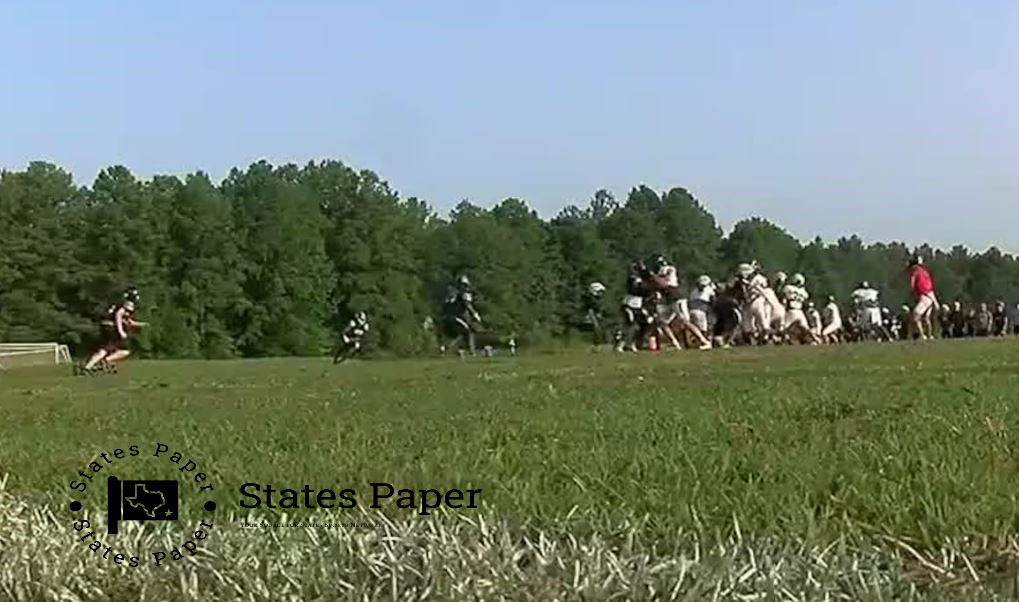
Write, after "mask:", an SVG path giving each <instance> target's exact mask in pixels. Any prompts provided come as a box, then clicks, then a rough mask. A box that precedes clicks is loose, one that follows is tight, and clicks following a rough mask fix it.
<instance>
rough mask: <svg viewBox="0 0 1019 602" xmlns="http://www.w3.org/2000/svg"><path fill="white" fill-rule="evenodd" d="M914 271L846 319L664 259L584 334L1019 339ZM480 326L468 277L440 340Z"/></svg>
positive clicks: (597, 312)
mask: <svg viewBox="0 0 1019 602" xmlns="http://www.w3.org/2000/svg"><path fill="white" fill-rule="evenodd" d="M907 272H908V278H909V286H910V290H911V292H912V295H913V298H914V304H913V305H912V306H909V305H904V306H902V309H901V311H900V312H895V313H893V312H891V311H890V310H889V309H888V308H887V307H884V306H883V305H882V303H881V295H880V292H879V291H878V289H877V288H875V287H873V286H871V285H870V283H868V282H861V283H860V284H859V286H858V287H857V288H856V289H855V290H854V291H853V292H852V294H851V299H850V302H851V305H850V308H849V311H848V312H847V315H846V317H845V319H843V312H842V309H841V308H840V306H839V304H838V302H837V301H836V299H835V297H832V296H829V297H827V298H826V299H824V303H823V305H822V306H821V307H820V308H819V307H818V304H816V303H815V302H814V301H813V300H812V298H811V296H810V293H809V292H808V291H807V281H806V278H805V277H804V276H803V274H799V273H796V274H792V275H791V276H789V275H787V274H785V273H784V272H781V271H778V272H775V274H774V276H773V278H771V279H769V278H768V277H767V276H766V275H765V273H764V271H763V270H762V269H761V266H760V265H758V264H757V262H750V263H743V264H740V265H739V266H738V267H737V269H736V272H735V274H733V275H732V276H731V277H729V278H728V279H726V280H724V281H723V282H716V281H715V280H713V279H712V278H711V277H710V276H708V275H706V274H703V275H701V276H700V277H698V278H697V279H696V281H695V282H694V283H693V285H692V286H690V287H689V290H688V292H686V291H684V290H683V287H682V286H681V282H680V276H679V271H678V270H677V269H676V267H675V266H674V265H672V263H671V262H669V261H668V260H667V259H666V258H665V257H664V256H662V255H657V256H655V257H653V258H652V259H651V261H650V262H644V261H639V260H638V261H634V262H632V264H631V265H630V266H629V269H628V271H627V274H626V284H625V293H624V295H623V298H622V303H621V307H620V309H621V312H620V319H621V325H620V326H619V327H618V328H613V327H609V323H610V322H614V321H615V320H612V315H611V314H610V313H609V312H607V311H606V307H605V305H606V304H605V294H606V290H607V288H606V286H605V285H604V284H602V283H601V282H592V283H591V284H590V285H589V286H588V287H587V290H586V291H585V292H584V295H583V314H584V315H583V318H582V320H581V321H580V327H581V328H582V329H583V330H586V331H588V332H590V333H591V335H592V338H593V342H594V343H595V344H597V345H600V344H603V343H610V342H611V343H614V347H615V349H616V350H617V351H637V350H638V349H651V350H658V349H660V348H661V346H662V345H671V346H672V347H674V348H676V349H681V348H696V349H712V348H726V347H731V346H733V345H768V344H787V343H799V344H807V345H820V344H832V343H841V342H855V341H893V340H899V339H908V338H916V339H929V338H932V337H934V336H935V332H937V334H938V335H939V336H941V337H946V338H947V337H963V336H994V335H1004V334H1009V333H1010V332H1014V333H1015V334H1019V324H1017V322H1019V321H1017V320H1015V319H1012V318H1011V317H1010V315H1009V313H1008V312H1007V310H1006V306H1005V304H1004V303H1003V302H1000V301H999V302H998V303H996V304H994V306H993V308H992V307H991V306H989V305H987V304H980V305H979V306H977V307H973V308H968V309H964V308H963V306H962V304H961V303H960V302H955V303H953V304H951V305H948V304H946V305H941V304H940V303H939V302H938V300H937V296H936V295H935V292H934V282H933V279H932V278H931V275H930V273H929V272H928V271H927V269H926V268H925V267H924V265H923V260H922V258H921V257H919V256H917V257H914V258H912V259H911V261H910V262H909V265H908V267H907ZM140 300H141V295H140V294H139V292H138V289H137V288H134V287H129V288H128V289H127V290H126V291H124V293H123V295H122V297H121V299H119V300H118V302H116V303H114V304H112V305H110V306H109V308H108V309H107V311H106V312H105V315H104V316H103V317H102V319H101V320H100V325H99V326H100V339H101V343H100V345H99V349H98V350H97V351H96V352H95V353H94V354H93V355H92V356H91V357H90V358H89V359H88V360H87V361H86V362H83V363H77V364H75V365H74V373H75V374H77V375H86V374H97V373H105V372H115V371H116V365H117V363H118V362H120V361H122V360H124V359H125V358H127V357H128V356H129V355H130V354H131V352H130V350H129V348H128V345H127V341H128V339H129V337H130V336H131V334H132V333H133V332H134V331H136V330H137V329H139V328H141V327H144V326H147V323H145V322H139V321H137V320H135V318H134V315H135V311H136V308H137V305H138V303H139V302H140ZM1016 309H1017V310H1019V308H1016ZM617 324H618V322H617ZM935 324H937V326H938V328H937V329H936V330H935ZM481 325H482V319H481V314H480V313H479V312H478V310H477V308H476V307H475V303H474V288H473V286H472V284H471V280H470V278H468V277H467V276H466V275H461V276H460V277H459V278H457V280H456V281H455V282H454V283H453V284H452V285H451V286H450V287H449V289H448V292H447V295H446V297H445V299H444V301H443V303H442V311H441V314H440V317H439V324H438V333H437V335H438V341H439V349H440V351H441V352H442V353H445V352H446V351H447V350H448V349H455V350H456V351H457V352H458V353H459V354H460V355H461V356H463V355H467V354H470V355H476V354H477V341H476V336H477V333H478V332H479V329H480V328H481ZM435 326H436V324H435V321H434V320H432V319H428V320H427V321H426V324H425V327H426V328H428V329H430V330H435ZM370 330H371V326H370V324H369V321H368V315H367V314H366V313H365V312H363V311H361V312H357V313H355V314H354V316H353V317H352V318H350V319H349V321H347V322H345V323H344V326H343V327H342V328H340V329H339V336H338V338H337V342H336V345H335V347H334V352H333V362H334V363H340V362H342V361H344V360H345V359H347V358H349V357H352V356H353V355H355V354H357V353H358V352H359V351H360V350H361V348H362V342H363V340H364V338H365V336H366V335H367V334H368V332H369V331H370ZM507 344H508V345H509V348H510V349H511V350H512V352H514V354H515V351H516V339H515V336H513V335H510V336H509V338H508V339H507Z"/></svg>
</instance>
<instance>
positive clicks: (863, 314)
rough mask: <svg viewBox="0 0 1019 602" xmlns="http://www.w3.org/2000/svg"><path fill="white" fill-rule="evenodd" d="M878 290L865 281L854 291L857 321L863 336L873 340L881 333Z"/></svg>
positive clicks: (853, 297)
mask: <svg viewBox="0 0 1019 602" xmlns="http://www.w3.org/2000/svg"><path fill="white" fill-rule="evenodd" d="M879 297H880V294H879V293H878V291H877V289H876V288H874V287H872V286H871V285H870V283H869V282H867V281H863V282H861V283H860V286H858V287H856V290H854V291H853V294H852V299H853V307H855V308H856V314H857V321H858V324H859V327H860V331H861V334H862V335H863V336H864V337H865V338H872V337H873V336H874V335H877V334H880V331H881V302H880V299H879Z"/></svg>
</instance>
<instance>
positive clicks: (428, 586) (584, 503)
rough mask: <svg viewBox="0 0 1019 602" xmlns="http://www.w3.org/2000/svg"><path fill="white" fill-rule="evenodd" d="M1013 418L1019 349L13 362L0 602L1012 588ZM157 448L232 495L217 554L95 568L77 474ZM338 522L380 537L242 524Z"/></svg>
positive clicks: (0, 411) (777, 594)
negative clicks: (359, 523) (406, 498)
mask: <svg viewBox="0 0 1019 602" xmlns="http://www.w3.org/2000/svg"><path fill="white" fill-rule="evenodd" d="M1017 402H1019V341H982V342H981V341H965V342H956V341H951V342H939V343H930V344H925V345H915V344H893V345H859V346H844V347H832V348H781V349H736V350H727V351H715V352H693V351H690V352H682V353H669V352H663V353H661V354H657V355H651V354H645V355H639V356H626V357H619V356H616V355H611V354H607V353H606V354H594V353H587V352H573V353H568V354H561V355H543V356H534V357H526V356H525V357H520V358H495V359H489V360H482V359H478V360H473V361H457V360H446V361H439V360H420V361H379V362H352V363H350V364H347V365H341V366H338V367H334V366H332V365H330V364H329V363H328V361H325V360H317V359H316V360H311V359H280V360H250V361H230V362H212V363H200V362H144V361H135V362H130V363H128V364H127V365H126V366H125V367H124V368H123V369H122V372H121V374H119V375H116V376H108V377H96V378H87V379H75V378H72V377H70V376H69V375H67V374H66V372H65V370H63V369H60V370H58V369H55V368H40V369H25V370H20V371H10V372H7V373H2V374H0V429H2V445H0V474H3V473H6V480H5V481H4V482H3V483H2V486H0V519H2V520H3V521H4V522H5V523H6V524H4V526H3V530H4V532H5V533H7V534H8V535H7V536H6V537H7V542H6V544H5V545H4V546H3V547H2V548H0V570H2V577H0V599H3V598H10V599H14V600H43V599H67V600H75V599H80V600H85V599H89V600H91V599H108V600H121V599H138V598H140V597H141V598H144V599H152V600H163V599H188V600H198V599H202V600H233V599H248V600H270V599H272V600H284V599H294V600H332V599H351V600H363V599H425V598H432V599H448V600H474V599H477V600H494V599H506V600H518V599H520V600H527V599H534V600H551V599H560V600H564V599H583V600H608V599H619V600H635V599H676V600H702V599H720V600H729V599H731V600H772V599H774V600H824V599H831V600H834V599H845V600H889V599H946V600H947V599H961V600H962V599H964V600H972V599H1014V596H1015V592H1016V589H1015V582H1016V576H1015V575H1016V567H1017V566H1019V562H1016V560H1015V559H1016V558H1019V546H1017V545H1016V543H1015V540H1014V538H1013V535H1014V534H1015V533H1016V529H1017V525H1019V495H1017V494H1019V456H1017V455H1016V449H1017V445H1019V403H1017ZM155 442H161V443H165V444H166V445H167V446H168V447H169V448H170V450H171V451H172V450H178V449H179V450H181V451H182V452H183V453H184V455H185V456H186V457H193V458H194V459H195V460H196V462H198V463H199V464H200V465H201V468H200V469H201V470H204V471H206V472H207V473H208V474H209V475H210V477H211V478H212V479H213V480H214V481H215V482H216V487H215V491H214V493H209V494H208V495H207V497H209V496H211V498H210V499H213V500H215V502H216V503H217V504H218V506H219V508H220V509H222V510H223V512H222V513H217V520H218V521H219V522H218V523H217V527H216V529H217V537H218V539H217V540H216V542H215V544H213V543H210V545H209V548H208V550H204V549H203V550H202V553H201V554H199V555H198V556H196V557H194V558H188V559H187V560H186V561H183V562H182V564H184V566H182V567H172V568H167V567H158V568H148V567H142V568H141V569H136V570H126V569H123V568H121V567H117V566H114V565H111V563H108V562H104V561H101V560H99V561H97V560H95V559H94V558H93V557H92V554H91V552H89V551H88V548H87V545H86V544H77V543H75V542H74V539H73V538H72V537H71V535H69V534H68V533H67V525H68V524H69V523H70V522H71V521H72V520H74V517H72V516H71V515H70V513H69V512H68V510H67V504H68V502H69V501H70V500H71V499H72V494H75V493H76V492H74V491H71V490H70V489H69V487H68V481H69V480H71V479H72V478H74V477H75V476H76V475H77V471H79V470H81V469H83V468H85V467H86V465H87V464H88V462H90V461H91V460H93V459H94V458H96V457H97V455H98V454H99V453H100V452H103V451H106V452H107V453H112V451H113V450H114V449H115V448H124V449H126V448H127V447H128V446H129V445H132V444H137V445H139V446H140V447H141V448H142V449H143V450H144V449H145V448H146V447H150V446H151V445H152V444H154V443H155ZM249 481H252V482H259V483H272V484H273V485H274V486H278V487H287V486H290V487H293V488H295V489H300V488H301V487H302V486H303V485H304V484H309V485H311V487H312V488H315V489H318V488H322V487H329V488H332V489H335V490H340V489H344V488H348V487H349V488H354V489H357V490H358V492H359V495H358V498H359V500H360V499H361V497H362V494H361V491H362V490H366V491H367V490H370V488H369V487H368V483H371V482H376V481H385V482H390V483H393V484H395V485H398V486H400V487H407V488H411V489H418V488H422V489H423V488H437V489H442V488H460V489H468V488H470V489H476V488H479V489H481V490H482V493H481V494H480V496H479V498H478V499H479V501H480V502H481V503H480V508H478V509H475V510H471V509H462V510H459V511H455V512H447V511H443V512H437V513H432V514H431V515H429V516H424V517H421V516H416V515H415V513H414V512H412V511H408V510H396V509H393V508H387V509H386V510H385V512H384V513H383V514H375V512H377V511H373V510H368V511H367V514H362V512H364V509H363V508H358V509H355V510H318V511H311V510H301V511H297V512H294V511H291V513H290V514H287V515H284V514H283V513H282V512H283V511H279V510H277V511H273V510H268V509H265V508H259V509H257V510H252V511H247V510H243V509H242V508H240V507H239V506H238V502H239V501H240V500H241V496H240V495H239V492H238V486H239V485H240V484H242V483H245V482H249ZM99 489H100V488H98V487H94V488H91V489H90V490H89V492H87V493H86V494H83V495H82V496H80V497H79V498H78V499H80V500H81V501H82V502H83V503H84V504H85V506H86V507H97V505H99V506H101V504H102V503H103V500H104V493H103V492H100V491H99ZM185 490H187V491H191V489H190V485H182V490H181V491H182V497H181V504H182V510H181V512H182V516H187V517H194V516H199V515H200V513H201V508H200V505H201V503H202V502H204V501H205V500H206V498H200V499H199V497H197V496H188V497H185V496H184V494H183V492H185ZM231 513H232V514H231ZM340 515H342V516H344V517H347V518H350V519H353V518H354V517H362V518H363V520H365V521H368V522H372V523H377V524H380V525H381V527H379V528H375V529H368V528H361V529H285V528H280V529H254V530H252V529H244V528H242V527H241V526H239V523H240V522H242V521H250V522H261V521H269V522H286V521H289V520H300V521H311V520H323V521H328V520H330V519H331V520H334V521H335V520H337V517H338V516H340ZM358 520H361V519H358ZM58 525H59V526H58ZM163 525H165V523H161V524H159V526H157V527H155V528H153V527H151V526H149V527H146V528H145V529H146V530H145V531H143V530H142V529H140V528H135V527H136V526H137V525H136V524H133V523H132V524H128V525H126V528H125V530H124V537H125V538H135V540H137V541H139V542H143V540H144V541H147V540H145V538H149V537H155V538H158V537H164V536H166V537H170V535H166V533H168V532H167V531H166V530H165V529H162V530H161V528H162V526H163ZM132 541H134V540H132ZM139 545H140V544H139ZM178 545H179V544H178ZM83 550H84V551H83Z"/></svg>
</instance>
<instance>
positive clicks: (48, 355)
mask: <svg viewBox="0 0 1019 602" xmlns="http://www.w3.org/2000/svg"><path fill="white" fill-rule="evenodd" d="M70 363H71V353H70V351H69V350H68V349H67V345H61V344H60V343H0V369H7V368H14V367H25V366H50V365H54V364H56V365H59V364H70Z"/></svg>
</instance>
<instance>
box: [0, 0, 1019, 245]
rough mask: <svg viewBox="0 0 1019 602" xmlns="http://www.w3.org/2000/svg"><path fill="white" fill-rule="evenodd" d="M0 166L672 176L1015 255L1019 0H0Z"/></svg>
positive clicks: (546, 190) (722, 202) (600, 182)
mask: <svg viewBox="0 0 1019 602" xmlns="http://www.w3.org/2000/svg"><path fill="white" fill-rule="evenodd" d="M0 78H2V79H0V167H5V168H21V167H23V166H24V165H25V164H26V163H27V162H28V161H30V160H33V159H44V160H49V161H53V162H55V163H58V164H60V165H62V166H64V167H65V168H67V169H70V170H71V171H72V172H73V173H74V174H75V177H76V179H77V180H78V181H80V182H82V183H89V182H91V180H92V179H93V178H94V177H95V174H96V172H97V171H98V170H99V169H100V168H101V167H103V166H106V165H110V164H115V163H121V164H124V165H126V166H128V167H129V168H130V169H132V171H134V172H135V173H137V174H140V175H144V176H148V175H152V174H154V173H177V174H180V173H186V172H188V171H192V170H196V169H202V170H205V171H207V172H209V173H210V174H211V175H212V176H213V177H215V178H221V177H223V176H224V175H225V174H226V172H227V171H228V170H229V168H230V167H232V166H235V165H236V166H246V165H247V164H249V163H250V162H252V161H255V160H258V159H260V158H266V159H269V160H270V161H273V162H276V163H283V162H290V161H293V162H297V163H304V162H306V161H308V160H310V159H317V158H326V157H335V158H339V159H342V160H344V161H346V162H348V163H350V164H352V165H354V166H355V167H359V168H369V169H373V170H375V171H376V172H378V173H379V174H380V175H382V176H383V177H384V178H385V179H387V180H388V181H389V182H390V183H391V184H392V185H393V186H394V187H395V188H396V189H397V190H399V191H400V193H401V194H403V195H414V196H419V197H421V198H423V199H425V200H427V201H428V202H429V203H431V204H432V205H433V206H434V207H436V208H437V209H440V210H442V211H443V212H445V210H448V209H449V208H451V207H452V206H453V205H454V204H455V203H456V202H457V201H459V200H460V199H463V198H469V199H471V200H472V201H474V202H476V203H479V204H482V205H486V206H488V205H490V204H492V203H493V202H495V201H497V200H499V199H502V198H504V197H507V196H517V197H520V198H523V199H525V200H526V201H527V202H528V203H530V204H531V205H532V206H533V207H535V208H536V209H538V211H539V212H540V213H541V214H542V215H543V216H546V217H551V216H552V215H554V214H555V213H556V212H557V211H558V210H559V209H560V208H561V207H562V206H564V205H566V204H568V203H571V202H576V203H584V202H586V200H587V199H588V198H589V197H590V196H591V194H592V193H593V192H594V191H595V190H596V189H597V188H601V187H605V188H608V189H610V190H612V191H613V192H615V193H616V195H617V196H618V197H623V196H625V194H626V192H627V191H628V190H629V189H630V188H631V187H632V186H634V185H637V184H640V183H645V184H647V185H649V186H652V187H654V188H656V189H663V188H666V187H671V186H684V187H686V188H688V189H689V190H690V191H691V192H693V193H694V195H695V196H697V197H698V198H700V199H701V200H702V201H703V202H704V203H705V204H706V205H707V207H708V208H709V209H710V210H711V211H712V212H713V213H714V214H715V215H716V217H718V219H719V221H720V222H721V225H722V226H723V227H724V228H726V229H728V228H729V227H731V225H732V224H733V223H734V222H735V221H736V220H737V219H739V218H742V217H746V216H749V215H752V214H754V215H761V216H763V217H767V218H769V219H772V220H774V221H776V222H778V223H780V224H781V225H783V226H785V227H786V228H788V229H789V230H790V231H791V232H792V233H793V234H794V235H796V236H798V237H800V238H808V237H811V236H813V235H815V234H819V235H821V236H822V237H823V238H825V239H829V240H831V239H834V238H836V237H837V236H839V235H842V234H849V233H853V232H856V233H859V234H860V235H861V236H862V237H863V238H864V239H865V240H867V241H873V240H890V239H897V240H905V241H906V242H910V243H916V242H921V241H930V242H932V243H934V244H936V245H938V246H947V245H951V244H954V243H957V242H961V243H964V244H967V245H969V246H971V247H974V248H977V249H979V250H983V249H984V248H986V247H987V246H989V245H991V244H996V245H998V246H999V247H1001V248H1003V249H1006V250H1010V251H1013V252H1014V251H1019V228H1017V226H1019V118H1017V111H1019V2H1016V1H1015V0H1001V1H992V0H986V1H982V0H973V1H968V2H965V1H959V0H955V1H943V0H923V1H919V0H894V1H888V0H883V1H879V0H802V1H799V2H795V1H782V0H770V1H767V2H754V1H751V0H743V1H741V2H731V1H726V0H672V1H669V2H642V1H639V0H634V1H632V2H621V1H613V2H609V1H600V0H572V1H565V0H563V1H556V0H545V1H532V0H516V1H512V2H494V1H485V2H476V1H475V2H469V1H464V2H445V1H439V0H429V1H427V2H415V1H411V0H405V1H403V2H387V1H379V0H373V1H370V2H356V3H355V2H341V1H331V2H327V1H324V0H323V1H320V2H312V1H298V0H290V1H287V2H281V1H277V2H267V1H257V0H246V1H244V2H241V1H231V2H226V1H214V0H207V1H197V0H181V1H179V2H155V1H152V2H133V3H127V2H109V1H99V0H97V1H95V2H67V1H62V2H52V1H49V0H32V1H25V2H16V1H14V0H0Z"/></svg>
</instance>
